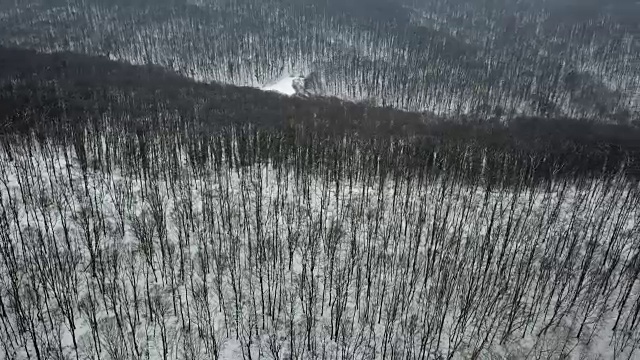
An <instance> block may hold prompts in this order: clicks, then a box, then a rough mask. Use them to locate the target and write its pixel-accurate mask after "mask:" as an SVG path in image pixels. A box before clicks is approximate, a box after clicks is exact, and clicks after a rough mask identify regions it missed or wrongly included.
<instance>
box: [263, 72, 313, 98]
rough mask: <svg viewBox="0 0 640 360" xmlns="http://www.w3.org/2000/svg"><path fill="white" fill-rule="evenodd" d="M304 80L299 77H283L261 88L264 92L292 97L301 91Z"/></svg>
mask: <svg viewBox="0 0 640 360" xmlns="http://www.w3.org/2000/svg"><path fill="white" fill-rule="evenodd" d="M303 81H304V78H303V77H301V76H285V77H283V78H281V79H280V80H278V81H276V82H274V83H272V84H270V85H266V86H263V87H262V88H261V89H262V90H264V91H274V92H277V93H280V94H283V95H288V96H293V95H296V94H297V93H299V92H301V91H302V88H303V87H304V84H303Z"/></svg>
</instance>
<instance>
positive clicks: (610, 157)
mask: <svg viewBox="0 0 640 360" xmlns="http://www.w3.org/2000/svg"><path fill="white" fill-rule="evenodd" d="M0 64H1V65H2V66H0V76H1V77H0V100H1V101H0V116H2V119H3V120H2V126H1V127H0V130H1V131H2V133H5V134H11V133H22V134H29V133H30V132H31V131H36V132H39V133H42V134H47V136H51V135H52V134H56V133H59V134H61V136H65V134H66V133H67V132H69V131H72V130H73V129H81V128H83V126H84V125H85V124H92V125H94V126H98V127H100V126H105V127H115V128H122V129H124V130H126V131H128V132H130V133H139V132H154V131H160V132H172V131H174V132H175V131H178V132H185V131H187V132H189V133H194V134H207V133H209V132H211V131H216V129H220V128H223V127H228V126H234V125H235V126H243V125H247V124H252V125H253V126H257V127H259V128H271V129H280V130H282V129H287V128H292V127H297V128H303V129H305V130H306V131H314V132H317V133H319V134H324V135H338V136H339V135H340V134H344V133H349V132H351V133H358V134H359V136H362V137H363V138H368V137H389V136H391V137H394V136H396V137H398V136H402V137H406V136H409V137H413V138H415V139H414V141H415V142H416V143H422V144H425V145H424V146H431V147H433V146H434V145H436V144H439V143H442V142H447V143H457V144H480V145H482V146H486V147H487V148H489V149H491V152H490V153H489V157H488V159H489V161H490V162H492V163H493V162H495V163H500V162H501V161H503V159H502V156H503V154H505V153H508V154H517V156H518V157H521V158H523V159H528V158H530V157H535V158H539V159H542V160H541V164H540V166H539V171H540V173H541V174H547V175H541V176H548V174H549V173H550V172H551V171H556V172H561V173H565V174H572V173H577V174H578V175H579V174H587V173H593V172H596V173H598V172H601V171H602V170H603V169H605V170H606V171H607V172H613V173H615V172H617V171H619V170H620V169H621V168H623V167H626V168H628V169H630V170H629V173H630V174H635V170H634V169H635V167H636V166H637V161H638V158H639V156H638V150H639V149H638V139H640V129H639V128H638V127H634V126H630V125H613V124H608V123H602V122H596V121H589V120H574V119H564V118H563V119H547V118H531V117H530V118H524V117H523V118H514V119H512V120H510V121H500V120H498V119H493V120H491V119H490V120H487V119H479V118H474V117H469V116H461V117H459V118H457V119H448V118H447V119H444V118H438V117H434V116H430V115H427V114H424V113H423V114H420V113H410V112H404V111H399V110H394V109H392V108H379V107H369V106H366V105H365V104H361V103H351V102H345V101H341V100H338V99H335V98H319V97H305V98H302V97H286V96H280V95H278V94H275V93H270V92H264V91H260V90H256V89H253V88H242V87H234V86H226V85H216V84H201V83H197V82H195V81H193V80H189V79H186V78H183V77H180V76H178V75H176V74H174V73H171V72H168V71H166V70H163V69H162V68H159V67H155V66H151V65H144V66H131V65H127V64H124V63H119V62H113V61H110V60H108V59H106V58H95V57H87V56H82V55H74V54H69V53H59V54H37V53H35V52H33V51H29V50H16V49H7V48H0Z"/></svg>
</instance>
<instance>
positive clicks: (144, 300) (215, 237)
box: [0, 127, 640, 360]
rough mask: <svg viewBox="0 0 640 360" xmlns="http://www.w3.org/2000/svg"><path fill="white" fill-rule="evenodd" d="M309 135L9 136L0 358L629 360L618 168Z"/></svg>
mask: <svg viewBox="0 0 640 360" xmlns="http://www.w3.org/2000/svg"><path fill="white" fill-rule="evenodd" d="M303 133H304V132H302V131H296V130H295V129H290V130H288V131H283V132H267V131H258V130H256V129H251V128H230V129H227V130H226V131H224V132H222V133H220V134H218V135H210V136H204V137H187V136H183V135H176V134H169V133H160V132H158V133H152V132H150V133H148V134H146V135H142V134H138V135H133V134H126V133H123V132H119V131H115V130H113V131H109V130H108V129H107V130H105V129H102V130H101V131H95V129H93V130H92V128H91V127H87V128H86V129H85V130H84V131H83V132H78V133H76V134H75V135H74V136H72V137H69V138H66V139H57V140H51V139H42V138H40V139H38V138H37V137H35V136H34V137H31V138H29V139H23V140H22V141H21V142H19V143H18V142H10V141H8V142H5V143H4V144H5V145H4V146H3V150H2V153H1V154H2V156H1V157H0V161H1V165H0V167H1V168H2V169H3V172H2V176H1V179H0V181H1V185H2V191H1V194H2V201H1V206H2V208H1V210H0V211H2V216H1V217H0V219H1V222H0V226H1V227H2V231H0V234H1V236H2V239H1V240H2V241H1V244H2V245H1V247H0V249H1V250H2V252H1V257H0V259H1V261H2V262H1V264H2V265H1V267H0V269H1V271H0V281H1V282H0V289H1V290H0V320H1V321H0V324H1V325H0V326H1V331H0V338H1V341H0V343H2V353H3V354H4V358H6V359H27V358H29V359H38V360H40V359H105V360H106V359H165V360H166V359H178V358H179V359H210V358H214V359H219V358H243V359H263V358H264V359H316V358H317V359H319V358H323V359H353V358H358V359H372V358H380V359H383V358H384V359H396V358H403V359H411V358H432V359H454V358H473V359H477V358H530V359H557V358H562V357H565V356H569V354H574V355H575V354H597V353H598V351H602V350H603V349H604V350H605V351H606V353H604V354H601V356H605V357H611V356H612V357H614V358H628V359H632V358H634V356H636V355H637V354H638V352H637V351H636V349H637V347H638V345H639V341H640V333H639V332H638V329H640V327H639V326H638V323H639V322H640V317H639V314H640V293H639V288H638V283H637V279H638V275H639V274H640V262H639V261H640V260H639V259H640V258H639V254H640V236H639V235H640V234H639V231H640V224H639V223H638V222H637V219H638V209H640V207H639V205H640V204H639V202H640V192H639V189H638V186H637V182H634V181H631V180H629V179H628V178H627V177H626V176H625V175H624V173H623V172H622V171H619V172H617V173H613V174H605V173H601V174H595V175H593V176H591V177H585V176H580V177H572V176H551V177H548V178H547V180H542V179H537V180H536V179H535V178H536V177H535V173H536V172H535V169H536V164H537V163H539V162H540V161H543V159H541V158H535V157H531V158H529V159H528V160H527V161H522V159H521V158H519V157H518V156H516V155H511V154H509V153H504V154H503V156H502V157H501V158H502V161H501V163H496V162H494V163H493V164H491V163H489V162H487V161H486V159H487V158H488V157H487V156H486V154H487V153H488V150H487V148H485V147H483V146H480V145H470V144H467V145H460V144H458V145H454V144H449V145H446V144H443V145H440V146H436V147H425V146H422V145H420V144H419V143H412V142H411V141H406V140H375V139H369V140H365V139H359V138H358V137H356V136H348V135H344V136H342V137H339V138H335V137H334V138H329V137H327V138H321V137H317V136H314V135H303ZM483 154H485V155H483ZM498 164H499V166H500V168H497V166H498ZM491 166H493V167H494V168H491ZM552 174H553V173H552ZM496 175H497V176H496Z"/></svg>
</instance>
